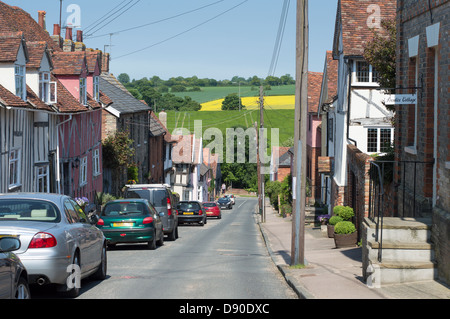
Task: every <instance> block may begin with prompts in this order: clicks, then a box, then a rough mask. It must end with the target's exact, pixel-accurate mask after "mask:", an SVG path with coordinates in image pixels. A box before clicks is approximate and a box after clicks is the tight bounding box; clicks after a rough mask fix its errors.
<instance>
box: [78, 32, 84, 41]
mask: <svg viewBox="0 0 450 319" xmlns="http://www.w3.org/2000/svg"><path fill="white" fill-rule="evenodd" d="M77 42H83V31H82V30H77Z"/></svg>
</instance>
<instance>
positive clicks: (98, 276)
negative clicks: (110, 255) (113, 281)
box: [92, 244, 107, 280]
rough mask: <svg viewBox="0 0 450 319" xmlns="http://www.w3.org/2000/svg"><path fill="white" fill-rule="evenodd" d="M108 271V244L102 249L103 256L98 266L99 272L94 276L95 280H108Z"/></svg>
mask: <svg viewBox="0 0 450 319" xmlns="http://www.w3.org/2000/svg"><path fill="white" fill-rule="evenodd" d="M106 269H107V259H106V244H105V245H103V248H102V256H101V262H100V265H99V266H98V269H97V271H96V272H95V273H94V275H93V276H92V277H93V278H95V279H97V280H103V279H105V278H106Z"/></svg>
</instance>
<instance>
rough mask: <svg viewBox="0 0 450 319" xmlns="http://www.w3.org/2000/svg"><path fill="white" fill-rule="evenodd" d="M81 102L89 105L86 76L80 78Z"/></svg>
mask: <svg viewBox="0 0 450 319" xmlns="http://www.w3.org/2000/svg"><path fill="white" fill-rule="evenodd" d="M80 103H81V104H83V105H87V91H86V78H80Z"/></svg>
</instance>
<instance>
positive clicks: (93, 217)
mask: <svg viewBox="0 0 450 319" xmlns="http://www.w3.org/2000/svg"><path fill="white" fill-rule="evenodd" d="M98 220H99V219H98V216H97V214H92V215H91V216H90V217H89V221H90V223H91V224H92V225H95V224H97V223H98Z"/></svg>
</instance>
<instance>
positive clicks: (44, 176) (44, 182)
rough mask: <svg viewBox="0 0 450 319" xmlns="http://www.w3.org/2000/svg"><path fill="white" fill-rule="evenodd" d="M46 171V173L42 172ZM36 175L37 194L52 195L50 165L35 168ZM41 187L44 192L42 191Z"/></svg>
mask: <svg viewBox="0 0 450 319" xmlns="http://www.w3.org/2000/svg"><path fill="white" fill-rule="evenodd" d="M41 170H45V172H40V171H41ZM35 174H36V192H38V193H50V169H49V165H48V164H41V165H37V166H36V167H35ZM41 186H42V187H43V189H44V190H41Z"/></svg>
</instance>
